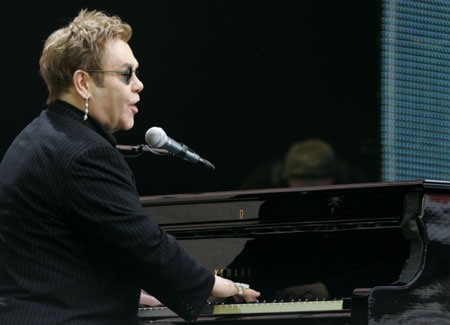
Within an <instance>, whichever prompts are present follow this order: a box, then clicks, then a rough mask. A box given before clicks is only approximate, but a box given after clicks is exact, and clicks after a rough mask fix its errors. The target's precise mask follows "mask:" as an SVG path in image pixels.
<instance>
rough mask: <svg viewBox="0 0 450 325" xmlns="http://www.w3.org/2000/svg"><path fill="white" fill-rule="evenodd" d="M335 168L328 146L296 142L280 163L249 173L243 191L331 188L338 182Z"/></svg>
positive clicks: (306, 141)
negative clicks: (324, 186)
mask: <svg viewBox="0 0 450 325" xmlns="http://www.w3.org/2000/svg"><path fill="white" fill-rule="evenodd" d="M338 167H339V164H338V159H337V158H336V155H335V153H334V150H333V148H332V147H331V146H330V145H329V144H328V143H327V142H325V141H323V140H320V139H307V140H302V141H297V142H295V143H293V144H292V145H291V146H290V147H289V150H288V152H287V153H286V155H285V156H284V157H283V158H282V159H277V160H276V161H271V162H268V163H265V164H263V165H262V166H260V167H258V168H257V169H256V170H255V171H254V172H253V173H251V174H250V175H249V176H248V177H247V178H246V179H245V181H244V183H243V185H242V189H255V188H273V187H308V186H323V185H331V184H335V183H337V182H338V181H339V178H338V175H339V173H338V171H339V168H338ZM341 181H342V180H341Z"/></svg>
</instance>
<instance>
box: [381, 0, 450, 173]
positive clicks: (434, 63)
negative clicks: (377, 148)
mask: <svg viewBox="0 0 450 325" xmlns="http://www.w3.org/2000/svg"><path fill="white" fill-rule="evenodd" d="M381 30H382V52H381V57H382V66H381V87H382V88H381V91H382V103H381V110H382V114H381V149H382V152H381V157H382V171H381V176H382V180H383V181H403V180H416V179H441V180H450V108H449V107H450V1H435V0H432V1H404V0H398V1H393V0H391V1H383V12H382V28H381Z"/></svg>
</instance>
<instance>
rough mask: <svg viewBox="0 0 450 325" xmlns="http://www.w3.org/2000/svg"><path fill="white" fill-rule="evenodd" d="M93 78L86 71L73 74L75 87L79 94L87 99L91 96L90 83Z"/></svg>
mask: <svg viewBox="0 0 450 325" xmlns="http://www.w3.org/2000/svg"><path fill="white" fill-rule="evenodd" d="M90 81H91V78H90V76H89V74H88V73H87V72H86V71H83V70H77V71H75V72H74V74H73V85H74V87H75V90H76V91H77V93H78V94H79V95H80V96H81V97H82V98H86V97H89V96H90V93H89V83H90Z"/></svg>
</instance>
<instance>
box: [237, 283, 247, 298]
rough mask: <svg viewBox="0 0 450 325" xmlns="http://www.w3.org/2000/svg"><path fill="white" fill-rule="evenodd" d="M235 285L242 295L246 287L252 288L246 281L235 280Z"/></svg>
mask: <svg viewBox="0 0 450 325" xmlns="http://www.w3.org/2000/svg"><path fill="white" fill-rule="evenodd" d="M234 286H235V287H236V289H237V291H238V292H237V294H238V295H240V296H242V295H243V293H244V290H245V289H248V288H250V286H249V285H248V284H246V283H238V282H235V283H234Z"/></svg>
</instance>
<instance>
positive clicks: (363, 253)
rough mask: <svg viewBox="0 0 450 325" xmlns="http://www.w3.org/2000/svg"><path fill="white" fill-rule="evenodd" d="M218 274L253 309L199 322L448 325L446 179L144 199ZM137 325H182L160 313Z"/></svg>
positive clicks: (229, 303)
mask: <svg viewBox="0 0 450 325" xmlns="http://www.w3.org/2000/svg"><path fill="white" fill-rule="evenodd" d="M141 202H142V205H143V206H144V208H145V209H146V210H147V211H148V212H149V213H150V214H151V215H152V216H153V217H154V218H155V219H156V220H157V221H158V222H159V224H160V225H161V226H162V227H163V228H164V229H165V230H166V231H168V232H169V233H171V234H172V235H174V236H175V237H176V238H177V239H178V240H179V242H180V243H181V244H182V245H183V246H184V247H185V248H186V250H188V251H189V252H190V253H191V254H192V255H193V256H195V257H196V258H197V259H198V260H199V261H200V262H201V263H203V264H204V265H205V266H206V267H208V268H210V269H211V270H213V271H214V272H215V273H216V274H217V275H220V276H223V277H226V278H229V279H231V280H233V281H236V282H243V283H249V284H250V286H251V287H252V288H255V289H256V290H258V291H260V292H261V294H262V295H261V297H260V298H259V302H258V303H247V304H245V303H242V304H238V303H236V302H235V301H233V300H232V299H231V300H230V298H229V299H225V300H221V301H217V302H215V303H214V304H209V305H206V306H205V308H204V310H203V312H202V314H201V315H200V317H199V318H198V319H197V322H202V323H209V322H211V323H212V322H214V323H215V322H221V323H233V324H234V323H239V322H246V323H247V322H248V323H256V322H257V323H276V324H278V323H298V324H352V325H360V324H430V323H433V324H450V294H449V289H450V248H449V244H450V182H446V181H431V180H425V181H410V182H393V183H368V184H352V185H332V186H326V187H311V188H297V189H292V188H289V189H288V188H286V189H270V190H252V191H238V192H216V193H204V194H190V195H173V196H165V197H164V196H153V197H142V198H141ZM139 315H140V317H141V319H142V321H144V322H170V323H182V322H183V320H182V319H181V318H179V317H178V316H177V315H176V314H174V313H173V312H172V311H170V310H169V309H167V308H166V307H143V308H140V310H139Z"/></svg>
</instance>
